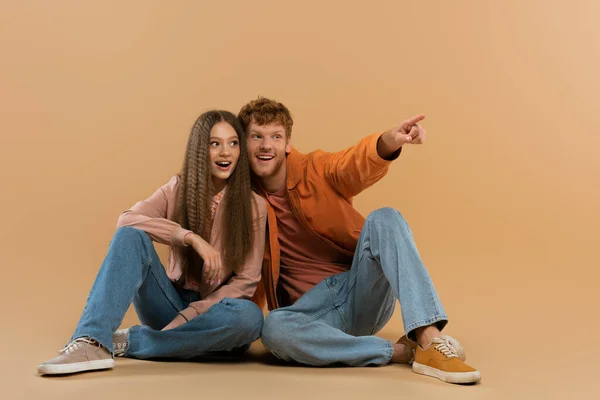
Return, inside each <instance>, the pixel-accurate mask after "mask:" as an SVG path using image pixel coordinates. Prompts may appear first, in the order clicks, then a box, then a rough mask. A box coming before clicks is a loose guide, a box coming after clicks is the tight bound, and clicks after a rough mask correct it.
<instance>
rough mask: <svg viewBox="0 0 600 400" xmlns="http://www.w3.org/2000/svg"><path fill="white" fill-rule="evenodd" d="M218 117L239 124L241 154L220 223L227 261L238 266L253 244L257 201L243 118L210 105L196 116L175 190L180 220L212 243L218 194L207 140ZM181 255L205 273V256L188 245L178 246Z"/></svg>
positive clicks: (197, 273)
mask: <svg viewBox="0 0 600 400" xmlns="http://www.w3.org/2000/svg"><path fill="white" fill-rule="evenodd" d="M219 122H226V123H228V124H229V125H231V126H232V127H233V129H235V132H236V133H237V135H238V138H239V145H240V157H239V159H238V161H237V165H236V166H235V170H234V171H233V172H232V174H231V175H230V177H229V178H228V179H227V186H226V189H225V195H224V196H223V199H222V200H221V203H220V205H219V207H220V208H221V207H224V210H223V219H222V225H221V226H220V231H221V232H222V233H223V236H224V237H223V240H222V242H223V249H222V252H221V259H222V261H223V264H224V265H228V266H230V267H231V268H232V269H233V271H238V270H239V268H240V267H241V266H242V265H243V263H244V262H245V261H246V258H247V257H248V255H249V253H250V251H251V250H252V246H253V244H254V229H253V214H252V210H253V206H255V204H254V201H253V196H252V190H251V187H250V166H249V163H248V153H247V150H246V141H245V133H244V129H243V128H242V125H241V123H240V121H239V119H238V118H237V117H236V116H235V115H234V114H233V113H231V112H229V111H224V110H211V111H207V112H205V113H203V114H202V115H200V117H198V119H197V120H196V122H195V123H194V126H193V127H192V131H191V133H190V136H189V138H188V142H187V149H186V152H185V160H184V163H183V167H182V170H181V172H180V173H179V189H178V193H177V212H176V218H177V222H178V223H179V224H180V225H181V226H182V227H183V228H185V229H189V230H191V231H193V232H194V233H196V234H198V235H199V236H201V237H202V238H203V239H204V240H206V241H207V242H210V233H211V228H212V224H211V214H210V207H211V202H212V196H213V195H214V194H215V193H214V185H213V180H212V174H211V165H210V156H209V142H210V140H209V139H210V131H211V129H212V128H213V126H215V125H216V124H217V123H219ZM179 253H180V254H179V255H180V258H181V260H182V261H183V265H184V268H186V269H187V272H188V274H191V276H192V277H193V278H195V279H197V280H201V277H202V268H201V266H202V263H203V261H202V259H201V258H200V257H199V256H198V254H197V253H196V252H195V251H194V249H193V248H192V247H191V246H189V247H183V248H180V249H179Z"/></svg>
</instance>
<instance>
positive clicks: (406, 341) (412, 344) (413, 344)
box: [396, 335, 467, 364]
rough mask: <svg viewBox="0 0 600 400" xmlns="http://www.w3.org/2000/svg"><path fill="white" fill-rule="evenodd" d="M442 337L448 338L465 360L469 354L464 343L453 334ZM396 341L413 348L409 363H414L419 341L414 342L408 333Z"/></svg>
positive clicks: (459, 355)
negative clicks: (463, 345) (466, 352)
mask: <svg viewBox="0 0 600 400" xmlns="http://www.w3.org/2000/svg"><path fill="white" fill-rule="evenodd" d="M440 337H442V338H446V339H448V340H449V341H450V344H452V347H454V349H455V350H456V352H457V353H458V358H460V359H461V360H462V361H465V360H466V359H467V355H466V354H465V349H464V348H463V347H462V345H461V344H460V342H459V341H458V340H456V339H454V338H453V337H452V336H448V335H442V336H440ZM396 343H401V344H403V345H405V346H407V347H408V348H409V349H411V350H412V353H413V356H412V358H411V359H410V361H409V362H408V363H409V364H412V363H413V361H414V360H415V353H416V351H417V347H418V346H419V344H418V343H417V342H413V341H412V340H410V339H409V338H408V336H406V335H404V336H402V337H401V338H400V339H398V342H396Z"/></svg>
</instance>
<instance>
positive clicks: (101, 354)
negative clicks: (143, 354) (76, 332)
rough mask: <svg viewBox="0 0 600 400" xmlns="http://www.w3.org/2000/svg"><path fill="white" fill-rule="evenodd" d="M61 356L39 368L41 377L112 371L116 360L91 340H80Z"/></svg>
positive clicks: (71, 344) (75, 341)
mask: <svg viewBox="0 0 600 400" xmlns="http://www.w3.org/2000/svg"><path fill="white" fill-rule="evenodd" d="M59 353H60V355H59V356H58V357H55V358H53V359H51V360H49V361H46V362H45V363H42V364H40V365H39V366H38V373H39V374H41V375H57V374H73V373H75V372H83V371H92V370H99V369H110V368H113V367H114V366H115V360H114V359H113V357H112V356H111V354H110V352H109V351H108V350H106V349H105V348H104V347H102V346H100V344H99V343H98V342H97V341H95V340H93V339H90V338H78V339H75V340H73V341H72V342H71V343H69V344H68V345H67V346H66V347H65V348H64V349H62V350H60V351H59Z"/></svg>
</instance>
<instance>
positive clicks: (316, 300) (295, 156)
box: [238, 98, 481, 383]
mask: <svg viewBox="0 0 600 400" xmlns="http://www.w3.org/2000/svg"><path fill="white" fill-rule="evenodd" d="M238 117H239V118H240V120H241V121H242V123H243V125H244V128H245V129H246V133H247V143H248V146H247V148H248V156H249V160H250V166H251V169H252V172H253V175H254V182H255V186H256V190H257V191H258V192H259V194H261V195H262V196H263V197H264V198H265V199H266V200H267V202H268V205H269V211H268V215H269V218H268V223H267V224H268V234H269V240H268V242H267V246H266V253H265V261H266V262H265V263H264V267H263V272H262V274H263V284H264V286H263V288H262V290H263V291H264V295H266V300H267V304H268V308H269V310H270V312H269V314H268V315H267V316H266V319H265V322H264V325H263V330H262V341H263V343H264V345H265V347H266V348H267V349H268V350H269V351H271V352H272V353H273V354H274V355H275V356H276V357H277V358H279V359H282V360H286V361H295V362H298V363H303V364H308V365H314V366H323V365H330V364H337V363H341V364H343V365H347V366H366V365H385V364H388V363H390V362H400V363H412V369H413V371H414V372H416V373H419V374H424V375H429V376H432V377H436V378H438V379H441V380H443V381H446V382H452V383H473V382H477V381H479V380H480V379H481V377H480V373H479V371H477V370H475V369H474V368H471V367H470V366H468V365H467V364H465V363H464V359H465V357H464V352H463V350H462V348H461V346H460V344H459V343H458V342H457V341H456V340H455V339H453V338H452V337H450V336H445V335H442V334H441V332H440V331H441V330H442V329H443V328H444V327H445V326H446V324H447V322H448V318H447V316H446V314H445V311H444V308H443V307H442V304H441V302H440V300H439V298H438V295H437V293H436V290H435V288H434V287H433V284H432V281H431V278H430V277H429V274H428V272H427V270H426V269H425V266H424V265H423V262H422V260H421V257H420V255H419V253H418V251H417V248H416V246H415V243H414V240H413V236H412V233H411V230H410V228H409V226H408V224H407V223H406V221H405V220H404V218H403V217H402V216H401V215H400V213H399V212H398V211H396V210H394V209H391V208H382V209H379V210H376V211H374V212H372V213H371V214H369V215H368V217H367V218H366V219H365V218H364V217H363V216H362V215H361V214H360V213H359V212H358V211H357V210H356V209H354V207H353V206H352V198H353V197H354V196H356V195H357V194H359V193H360V192H362V191H363V190H365V189H366V188H368V187H370V186H371V185H373V184H374V183H375V182H377V181H378V180H380V179H381V178H382V177H383V176H385V175H386V173H387V171H388V167H389V166H390V164H391V163H392V161H393V160H395V159H397V158H398V157H399V156H400V153H401V151H402V148H403V146H404V145H406V144H421V143H422V142H423V141H424V140H425V130H424V129H423V128H422V127H421V126H420V125H419V124H418V123H419V122H420V121H421V120H423V118H424V116H422V115H419V116H416V117H413V118H410V119H408V120H406V121H404V122H403V123H402V124H400V126H398V127H397V128H393V129H391V130H389V131H387V132H384V133H378V134H373V135H370V136H367V137H365V138H363V139H362V140H360V141H359V142H358V143H357V144H356V145H354V146H352V147H350V148H348V149H345V150H343V151H340V152H335V153H329V152H325V151H321V150H318V151H314V152H310V153H308V154H302V153H300V152H299V151H298V150H296V149H294V148H293V147H292V146H291V132H292V125H293V120H292V117H291V115H290V112H289V110H288V109H287V108H286V107H285V106H284V105H283V104H281V103H279V102H276V101H273V100H270V99H266V98H259V99H257V100H254V101H251V102H250V103H248V104H246V105H245V106H244V107H242V109H241V110H240V112H239V114H238ZM396 299H398V300H399V302H400V305H401V310H402V319H403V322H404V329H405V332H406V335H405V336H403V337H402V338H400V340H399V341H398V342H397V343H392V342H390V341H389V340H385V339H382V338H379V337H377V336H375V333H377V332H378V331H379V330H380V329H381V328H382V327H383V326H384V325H385V324H386V323H387V321H388V320H389V319H390V317H391V316H392V314H393V312H394V306H395V302H396Z"/></svg>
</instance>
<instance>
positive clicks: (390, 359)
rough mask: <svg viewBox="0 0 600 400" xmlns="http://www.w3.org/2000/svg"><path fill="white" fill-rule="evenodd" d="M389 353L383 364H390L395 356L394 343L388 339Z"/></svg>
mask: <svg viewBox="0 0 600 400" xmlns="http://www.w3.org/2000/svg"><path fill="white" fill-rule="evenodd" d="M386 350H387V355H386V357H385V362H384V363H383V365H386V364H389V363H390V361H392V357H393V356H394V345H393V344H392V342H391V341H389V340H388V341H387V349H386Z"/></svg>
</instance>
